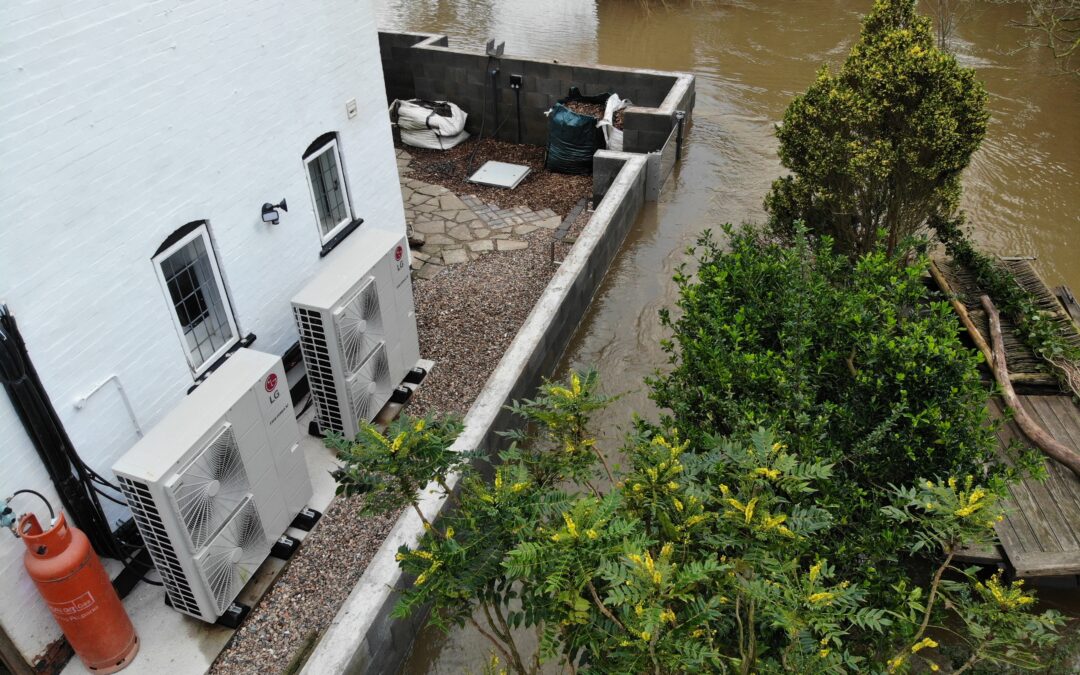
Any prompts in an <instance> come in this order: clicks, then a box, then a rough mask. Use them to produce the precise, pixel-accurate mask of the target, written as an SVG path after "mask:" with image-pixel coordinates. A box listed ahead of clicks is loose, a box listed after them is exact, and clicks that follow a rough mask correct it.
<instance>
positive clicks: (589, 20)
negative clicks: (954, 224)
mask: <svg viewBox="0 0 1080 675" xmlns="http://www.w3.org/2000/svg"><path fill="white" fill-rule="evenodd" d="M653 4H655V5H660V4H661V3H659V2H656V3H653ZM666 4H667V5H668V7H667V8H663V7H660V8H658V9H654V10H653V11H651V12H649V11H645V10H643V9H642V8H641V6H640V3H639V2H638V1H637V0H595V2H593V1H589V0H544V1H542V2H538V1H537V0H382V2H381V5H380V6H379V8H378V10H377V11H378V14H379V25H380V27H382V28H384V29H394V30H416V31H427V32H439V33H446V34H448V35H450V37H451V41H452V43H453V44H458V45H470V46H479V45H482V44H483V42H484V41H485V40H486V39H487V38H489V37H495V38H497V39H499V40H505V41H506V48H507V52H508V53H512V54H521V55H526V56H534V57H541V58H556V59H559V60H560V61H579V62H597V63H602V64H608V65H615V66H632V67H643V68H658V69H670V70H685V71H690V72H693V73H694V74H695V75H697V78H698V79H697V92H698V97H697V106H696V108H695V110H694V126H693V129H692V131H691V132H690V134H689V139H688V142H687V145H686V148H685V154H684V159H683V162H682V164H681V165H680V166H679V167H678V168H677V169H676V172H675V174H674V175H673V179H672V180H671V181H670V182H669V184H668V186H667V188H666V189H665V191H664V193H663V195H662V197H661V200H660V202H659V203H657V204H655V205H650V206H649V207H648V208H647V209H646V211H645V213H644V214H643V215H642V217H641V219H640V221H639V223H638V226H637V228H636V229H635V231H634V232H633V233H632V234H631V235H630V238H629V239H628V240H627V242H626V244H625V246H624V247H623V250H622V252H621V253H620V255H619V257H618V258H617V259H616V261H615V263H614V265H613V267H612V269H611V271H610V272H609V274H608V276H607V278H606V280H605V282H604V284H603V287H602V288H601V290H600V292H599V294H598V296H597V298H596V300H595V301H594V304H593V306H592V308H591V310H590V312H589V314H588V315H587V316H586V318H585V319H584V321H583V323H582V326H581V329H580V330H579V331H578V335H577V337H576V338H575V340H574V342H573V343H572V344H571V347H570V350H569V352H568V354H567V358H566V359H565V362H564V369H565V368H569V367H580V366H586V365H593V366H596V367H598V368H599V369H600V371H601V376H602V380H603V382H604V387H605V389H606V390H607V391H609V392H623V393H625V394H626V396H625V397H624V398H623V399H621V400H620V401H619V402H618V403H617V404H616V407H615V409H614V410H613V411H612V413H613V414H612V415H610V416H608V419H612V420H629V419H630V413H631V412H632V411H638V412H642V413H644V414H649V413H650V412H651V411H652V407H651V406H650V404H649V401H648V398H647V396H646V394H645V391H644V389H643V387H642V385H641V380H642V378H643V377H644V376H646V375H648V374H650V373H651V372H652V371H653V370H654V369H655V368H657V367H659V366H662V364H663V362H664V357H663V354H662V353H661V352H660V350H659V347H658V342H659V340H660V338H661V337H663V336H664V334H663V331H662V330H661V328H660V326H659V323H658V321H657V318H656V317H657V310H658V309H660V308H661V307H663V306H665V305H668V306H670V305H671V304H672V303H673V301H674V291H673V288H672V284H671V283H670V279H671V275H672V273H673V271H674V270H675V267H676V266H677V265H678V264H679V263H680V262H681V261H682V260H684V259H685V256H684V253H683V251H684V249H685V248H686V246H687V245H689V244H691V243H692V242H693V241H694V239H695V238H696V237H697V235H698V234H699V233H700V232H701V231H702V230H703V229H705V228H708V227H715V226H716V225H718V224H720V223H724V222H734V223H738V222H742V221H747V220H760V219H761V217H762V210H761V201H762V197H763V195H764V193H765V192H766V190H767V189H768V187H769V184H770V182H771V181H772V180H773V178H775V177H776V176H777V175H778V174H779V172H780V171H781V168H780V166H779V164H778V162H777V159H776V141H775V139H774V137H773V124H774V123H775V122H776V121H777V120H779V119H780V117H781V115H782V114H783V111H784V108H785V107H786V105H787V103H788V102H789V100H790V99H791V97H792V96H793V95H795V94H796V93H798V92H800V91H802V90H804V89H805V88H806V87H807V85H808V84H809V83H810V82H811V80H812V78H813V75H814V72H815V71H816V70H817V68H818V67H819V66H820V64H822V63H826V62H828V63H831V64H837V63H839V62H841V61H842V60H843V58H844V56H845V54H846V52H847V50H848V48H849V47H850V45H851V42H852V41H853V40H854V38H855V36H856V34H857V32H858V26H859V18H860V16H861V13H862V12H864V11H865V10H866V9H868V8H869V6H870V4H871V3H870V1H869V0H866V1H865V2H864V1H861V0H859V1H856V0H799V1H798V2H792V1H791V0H760V1H757V2H751V1H749V0H746V1H744V2H705V1H702V0H699V1H698V2H694V3H691V2H680V1H679V0H668V2H667V3H666ZM971 4H972V5H973V7H972V10H971V11H970V12H969V14H968V16H966V17H965V19H964V21H963V23H962V25H961V26H960V29H959V31H958V35H957V39H956V43H955V46H956V50H957V53H958V57H959V58H960V59H961V61H962V62H963V63H965V64H966V65H969V66H972V67H974V68H976V69H977V71H978V75H979V77H980V78H981V79H982V80H983V81H984V82H985V84H986V87H987V89H988V90H989V92H990V108H991V111H992V115H993V116H992V118H991V123H990V129H989V133H988V136H987V139H986V141H985V142H984V143H983V146H982V148H981V149H980V150H979V152H978V154H977V155H976V156H975V158H974V161H973V163H972V166H971V168H969V170H968V172H967V174H966V178H965V196H964V208H965V209H966V210H967V211H968V213H969V221H970V222H971V223H972V224H973V226H974V227H975V231H976V237H977V239H978V240H980V241H981V242H983V243H984V244H985V245H986V246H987V247H988V248H989V249H990V250H992V251H995V252H998V253H1001V254H1004V255H1033V256H1037V257H1038V260H1037V262H1036V265H1037V267H1038V268H1039V270H1040V271H1041V272H1042V273H1043V275H1044V276H1045V277H1046V278H1047V280H1048V281H1050V282H1051V283H1053V284H1058V283H1065V284H1068V285H1070V286H1071V287H1072V288H1073V289H1074V291H1077V292H1080V263H1078V262H1077V257H1078V255H1080V81H1077V80H1076V79H1075V78H1073V79H1067V78H1063V77H1054V76H1052V72H1053V64H1052V62H1051V61H1050V59H1049V58H1048V57H1047V56H1046V55H1045V54H1042V53H1039V52H1034V51H1025V52H1016V51H1015V46H1016V43H1017V40H1018V39H1019V38H1020V35H1019V34H1018V33H1017V31H1016V29H1011V28H1009V27H1008V23H1009V21H1010V20H1013V19H1022V14H1021V13H1020V12H1019V10H1018V9H1017V8H1016V7H1014V6H1008V5H1006V6H1002V5H996V4H989V3H979V2H974V3H971ZM622 431H623V429H622V428H620V427H619V426H618V425H613V426H612V427H609V428H607V429H604V430H603V434H602V439H603V440H604V441H605V442H607V443H608V444H617V443H618V439H619V438H620V437H621V434H622ZM486 653H487V648H486V647H485V646H484V645H483V644H482V643H481V642H480V641H479V640H478V639H477V636H473V635H470V634H468V633H467V632H466V633H462V634H457V635H453V636H451V638H450V639H449V640H446V639H443V638H440V637H438V636H437V635H435V634H431V635H426V636H425V637H424V639H423V640H422V644H421V646H420V648H419V649H418V650H417V653H416V654H415V655H414V658H413V660H412V661H411V662H410V665H409V667H408V668H407V671H406V672H410V673H426V672H447V673H449V672H462V671H463V670H464V669H465V668H468V667H471V668H472V669H473V671H474V672H479V670H480V668H479V664H480V662H481V659H482V658H483V656H484V654H486Z"/></svg>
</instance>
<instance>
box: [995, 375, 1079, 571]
mask: <svg viewBox="0 0 1080 675" xmlns="http://www.w3.org/2000/svg"><path fill="white" fill-rule="evenodd" d="M1042 398H1045V397H1039V396H1025V397H1022V398H1021V404H1022V405H1024V406H1025V408H1027V409H1028V411H1029V413H1030V414H1031V416H1032V420H1033V421H1034V422H1035V423H1036V424H1038V425H1039V426H1041V427H1042V428H1043V429H1046V424H1045V423H1044V422H1043V421H1042V419H1041V418H1040V416H1039V412H1041V411H1042V409H1043V408H1042V406H1043V405H1045V404H1043V403H1041V402H1038V403H1037V401H1038V399H1042ZM1052 398H1058V397H1052ZM1036 405H1039V406H1040V407H1039V408H1033V406H1036ZM1010 431H1013V430H1010ZM1015 432H1016V433H1017V434H1022V432H1021V431H1020V429H1019V428H1015ZM1018 440H1020V441H1021V442H1025V443H1027V445H1029V446H1030V445H1031V444H1030V442H1028V441H1027V439H1025V438H1023V437H1022V435H1021V436H1020V437H1019V438H1018ZM1043 462H1044V465H1047V469H1048V470H1049V466H1048V465H1049V464H1050V463H1056V462H1054V460H1053V459H1051V458H1050V457H1045V456H1044V458H1043ZM1048 473H1049V471H1048ZM1024 487H1025V488H1026V489H1027V491H1028V493H1029V494H1030V495H1031V497H1032V498H1033V499H1034V500H1035V503H1036V505H1037V507H1038V512H1037V513H1035V514H1032V515H1033V516H1034V517H1035V518H1037V519H1038V520H1039V521H1040V522H1042V523H1044V524H1045V525H1046V527H1047V528H1048V529H1049V530H1050V532H1051V533H1052V535H1053V537H1052V539H1051V540H1048V541H1044V542H1043V547H1042V549H1041V550H1043V551H1080V533H1078V532H1077V530H1076V528H1077V527H1080V513H1072V511H1073V510H1072V509H1070V508H1068V507H1069V506H1070V502H1071V501H1072V500H1071V499H1070V498H1069V497H1068V495H1067V494H1061V493H1060V491H1059V490H1057V489H1056V488H1057V485H1056V484H1051V483H1050V482H1049V480H1042V481H1040V480H1034V479H1029V480H1026V481H1024Z"/></svg>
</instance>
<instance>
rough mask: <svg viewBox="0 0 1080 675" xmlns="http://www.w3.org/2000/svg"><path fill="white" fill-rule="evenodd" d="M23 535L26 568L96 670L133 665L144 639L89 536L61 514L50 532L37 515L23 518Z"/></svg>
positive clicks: (77, 648)
mask: <svg viewBox="0 0 1080 675" xmlns="http://www.w3.org/2000/svg"><path fill="white" fill-rule="evenodd" d="M19 536H21V537H22V540H23V543H25V544H26V555H25V556H24V557H23V562H24V563H25V565H26V571H27V572H29V573H30V578H32V579H33V580H34V583H35V584H37V587H38V591H39V592H40V593H41V597H42V598H44V600H45V604H46V605H48V607H49V610H50V611H51V612H52V613H53V616H54V617H55V618H56V622H57V623H58V624H60V629H61V630H62V631H64V636H65V637H67V639H68V642H69V643H71V647H72V649H74V650H75V653H76V654H78V655H79V658H80V659H82V662H83V664H84V665H85V666H86V667H87V668H88V669H89V670H90V672H93V673H114V672H116V671H118V670H120V669H122V668H124V667H125V666H127V665H128V664H129V663H131V660H132V659H133V658H135V654H136V652H138V651H139V638H138V637H137V636H136V635H135V627H134V626H132V625H131V619H129V618H128V615H127V612H126V611H124V605H123V604H121V603H120V597H119V596H118V595H117V594H116V590H115V589H114V588H113V586H112V583H111V582H110V581H109V576H108V575H107V574H106V573H105V568H104V567H102V565H101V560H100V559H99V558H98V557H97V554H96V553H94V549H93V548H91V547H90V541H89V540H88V539H87V538H86V535H85V534H83V533H82V531H81V530H79V529H78V528H75V527H70V526H69V525H68V524H67V521H66V520H64V514H63V513H61V514H60V516H59V517H58V518H57V519H56V524H55V525H53V526H52V528H50V529H49V531H47V532H43V531H42V529H41V525H40V524H39V523H38V520H37V517H36V516H34V515H33V514H28V515H24V516H22V517H21V518H19Z"/></svg>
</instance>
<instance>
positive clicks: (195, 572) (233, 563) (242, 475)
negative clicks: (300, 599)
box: [113, 349, 317, 625]
mask: <svg viewBox="0 0 1080 675" xmlns="http://www.w3.org/2000/svg"><path fill="white" fill-rule="evenodd" d="M299 439H300V434H299V431H298V429H297V425H296V416H295V414H294V413H293V408H292V399H291V397H290V396H289V387H288V384H287V383H286V381H285V368H284V366H283V365H282V363H281V359H280V358H278V357H276V356H273V355H271V354H264V353H262V352H257V351H254V350H251V349H240V350H238V351H236V352H235V353H234V354H233V355H232V356H230V357H229V359H228V360H227V361H225V363H223V364H222V365H221V367H220V368H218V369H217V370H216V371H215V372H214V373H213V375H211V376H210V377H209V378H208V379H207V380H206V382H204V383H203V384H202V385H201V386H199V387H198V388H197V389H195V391H193V392H192V393H191V394H189V395H188V396H187V398H185V399H184V400H183V401H182V402H181V403H180V404H179V405H178V406H176V408H174V409H173V410H172V412H170V413H169V414H168V416H166V417H165V419H163V420H162V421H161V422H160V423H159V424H158V425H157V426H155V427H154V428H153V429H152V430H151V431H150V432H149V433H147V434H146V436H144V437H143V438H142V439H141V440H140V441H139V442H138V443H137V444H136V445H135V446H134V447H133V448H132V449H131V450H129V451H128V452H127V454H125V455H124V456H123V457H121V458H120V460H119V461H118V462H117V463H116V464H115V465H113V472H114V473H115V474H116V477H117V479H118V480H119V483H120V487H121V489H122V491H123V493H124V497H125V499H126V500H127V503H128V506H129V508H130V509H131V513H132V515H133V517H134V520H135V523H136V525H137V526H138V528H139V533H140V534H141V535H142V539H143V542H144V543H145V544H146V547H147V549H148V551H149V552H150V556H151V558H152V559H153V561H154V566H155V567H156V568H157V571H158V572H159V574H160V575H161V580H162V583H163V584H164V586H165V592H166V594H167V601H168V603H169V605H171V606H172V607H173V609H175V610H177V611H180V612H183V613H184V614H189V615H191V616H193V617H196V618H198V619H202V620H203V621H207V622H217V621H219V620H220V622H221V623H224V624H226V625H233V624H235V623H238V622H239V620H240V619H242V618H243V615H246V613H247V612H246V608H245V607H243V606H241V605H237V604H236V603H234V602H233V601H234V600H235V599H236V597H237V595H238V594H239V593H240V590H241V589H242V588H243V587H244V585H245V584H246V583H247V581H248V580H249V579H250V578H251V577H252V576H253V575H254V574H255V571H256V570H257V569H258V567H259V566H260V565H261V564H262V562H263V561H264V560H265V559H266V557H267V556H268V555H270V553H271V549H273V548H274V547H275V545H278V546H279V547H280V546H281V545H282V544H289V543H290V542H291V543H292V545H291V548H295V540H290V538H288V537H283V536H282V535H283V534H284V532H285V529H286V528H287V527H289V526H290V524H291V523H292V522H293V520H294V518H297V516H298V514H300V513H301V511H303V512H304V513H305V515H307V516H308V517H310V516H311V515H317V514H314V512H311V511H310V510H308V509H306V508H305V506H306V504H307V502H308V500H309V499H310V498H311V494H312V486H311V478H310V476H309V475H308V470H307V463H306V462H305V459H304V456H303V451H302V450H301V449H300V447H299V445H298V443H299ZM300 520H302V518H301V519H300ZM230 617H231V619H230Z"/></svg>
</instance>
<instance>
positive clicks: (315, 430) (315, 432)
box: [307, 420, 322, 438]
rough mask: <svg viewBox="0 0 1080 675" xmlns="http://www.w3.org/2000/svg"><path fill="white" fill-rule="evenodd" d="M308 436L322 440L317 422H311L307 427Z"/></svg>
mask: <svg viewBox="0 0 1080 675" xmlns="http://www.w3.org/2000/svg"><path fill="white" fill-rule="evenodd" d="M307 432H308V436H314V437H315V438H322V433H320V432H319V420H311V421H310V422H308V425H307Z"/></svg>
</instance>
